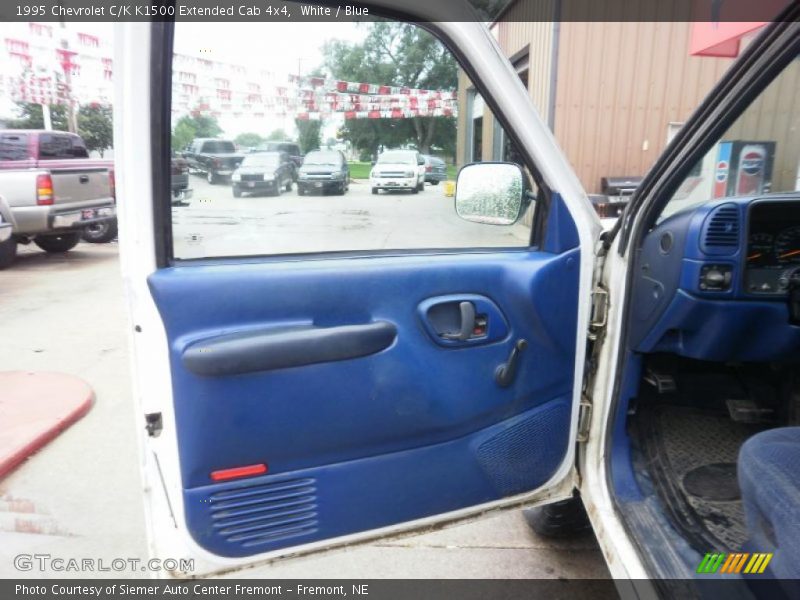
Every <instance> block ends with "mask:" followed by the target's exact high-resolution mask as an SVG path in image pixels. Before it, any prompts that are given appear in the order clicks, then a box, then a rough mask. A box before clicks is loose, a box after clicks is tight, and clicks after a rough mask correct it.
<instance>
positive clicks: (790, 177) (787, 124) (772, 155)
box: [660, 59, 800, 220]
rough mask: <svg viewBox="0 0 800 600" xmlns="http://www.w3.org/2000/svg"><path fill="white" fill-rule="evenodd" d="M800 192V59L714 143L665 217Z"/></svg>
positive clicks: (771, 84)
mask: <svg viewBox="0 0 800 600" xmlns="http://www.w3.org/2000/svg"><path fill="white" fill-rule="evenodd" d="M793 191H800V60H797V59H795V60H794V61H792V62H791V63H790V64H789V65H788V66H787V67H786V68H785V69H784V70H783V71H782V72H781V73H780V75H778V77H776V78H775V79H774V80H773V81H772V83H770V85H769V86H767V87H766V88H765V89H764V90H763V91H762V92H761V94H760V95H759V96H758V97H757V98H756V99H755V101H754V102H753V103H752V104H750V106H748V107H747V109H746V110H745V111H744V112H743V113H742V114H741V115H740V116H739V118H738V119H737V120H736V121H735V122H734V124H733V125H731V127H730V128H729V129H728V130H727V131H726V132H725V133H724V134H723V135H722V136H721V137H720V138H719V139H718V140H716V142H715V143H714V144H713V145H712V146H711V148H710V149H709V151H708V152H707V153H706V155H705V156H704V157H703V158H702V159H701V160H700V161H699V162H698V163H697V164H696V165H694V168H693V169H692V170H691V172H690V173H689V174H688V175H687V176H686V178H685V179H684V181H683V183H682V184H681V186H680V187H679V188H678V190H677V191H676V192H675V193H674V194H673V196H672V198H670V201H669V203H668V204H667V205H666V206H665V207H664V210H663V211H662V214H661V217H660V218H661V220H663V219H665V218H666V217H668V216H670V215H672V214H675V213H677V212H680V211H683V210H687V209H689V208H693V207H696V206H698V205H700V204H704V203H706V202H721V201H722V200H723V199H724V198H728V197H735V196H759V195H762V194H767V193H774V192H793Z"/></svg>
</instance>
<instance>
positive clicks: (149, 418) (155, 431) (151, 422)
mask: <svg viewBox="0 0 800 600" xmlns="http://www.w3.org/2000/svg"><path fill="white" fill-rule="evenodd" d="M144 421H145V426H144V428H145V429H146V430H147V435H149V436H150V437H158V436H159V435H161V430H162V429H164V421H163V419H162V418H161V413H160V412H157V413H147V414H146V415H145V416H144Z"/></svg>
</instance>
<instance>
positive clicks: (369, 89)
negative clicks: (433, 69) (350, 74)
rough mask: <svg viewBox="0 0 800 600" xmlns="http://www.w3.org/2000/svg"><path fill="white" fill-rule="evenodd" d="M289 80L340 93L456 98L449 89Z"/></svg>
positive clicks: (334, 80)
mask: <svg viewBox="0 0 800 600" xmlns="http://www.w3.org/2000/svg"><path fill="white" fill-rule="evenodd" d="M289 82H290V83H294V84H295V85H296V86H297V87H298V88H311V89H320V88H323V89H326V90H329V91H337V92H342V93H354V94H370V95H377V96H387V95H403V96H428V97H436V98H451V99H455V98H456V92H454V91H451V90H425V89H418V88H408V87H401V86H392V85H381V84H377V83H364V82H359V81H342V80H338V79H332V78H326V77H301V76H298V75H289Z"/></svg>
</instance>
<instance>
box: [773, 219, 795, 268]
mask: <svg viewBox="0 0 800 600" xmlns="http://www.w3.org/2000/svg"><path fill="white" fill-rule="evenodd" d="M775 256H776V257H777V259H778V262H780V263H796V262H800V226H798V225H795V226H794V227H787V228H786V229H784V230H783V231H781V232H780V233H779V234H778V236H777V237H776V238H775Z"/></svg>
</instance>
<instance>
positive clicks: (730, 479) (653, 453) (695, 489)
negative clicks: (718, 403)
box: [635, 406, 757, 553]
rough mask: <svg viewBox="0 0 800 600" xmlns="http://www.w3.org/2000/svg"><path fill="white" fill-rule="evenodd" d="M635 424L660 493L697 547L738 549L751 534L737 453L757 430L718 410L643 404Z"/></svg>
mask: <svg viewBox="0 0 800 600" xmlns="http://www.w3.org/2000/svg"><path fill="white" fill-rule="evenodd" d="M635 423H636V429H637V430H638V435H637V437H638V441H639V446H640V448H641V451H642V453H643V455H644V458H645V462H646V464H647V467H648V470H649V471H650V475H651V477H652V482H653V485H654V487H655V489H656V492H657V494H658V496H659V498H660V499H661V500H662V501H663V502H664V504H665V505H666V506H667V509H668V511H669V512H670V514H671V516H672V520H673V522H674V523H675V525H676V527H677V528H678V529H679V530H680V531H681V533H682V535H683V536H684V537H685V538H686V539H687V540H688V541H689V543H690V544H691V545H692V546H694V547H695V549H696V550H697V551H698V552H701V553H704V552H709V551H712V550H717V551H722V552H725V551H738V550H740V549H741V547H742V544H743V543H744V542H745V541H746V539H747V531H746V529H745V523H744V510H743V508H742V502H741V497H740V493H739V486H738V483H737V481H736V458H737V456H738V454H739V447H740V446H741V445H742V443H744V441H745V440H746V439H747V438H748V437H750V436H751V435H753V434H754V433H756V431H757V430H756V429H754V428H753V427H751V426H747V425H743V424H741V423H735V422H733V421H731V419H730V418H729V417H728V416H727V415H725V414H720V413H717V412H710V411H703V410H698V409H693V408H686V407H679V406H650V407H640V409H639V411H638V412H637V415H636V419H635Z"/></svg>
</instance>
